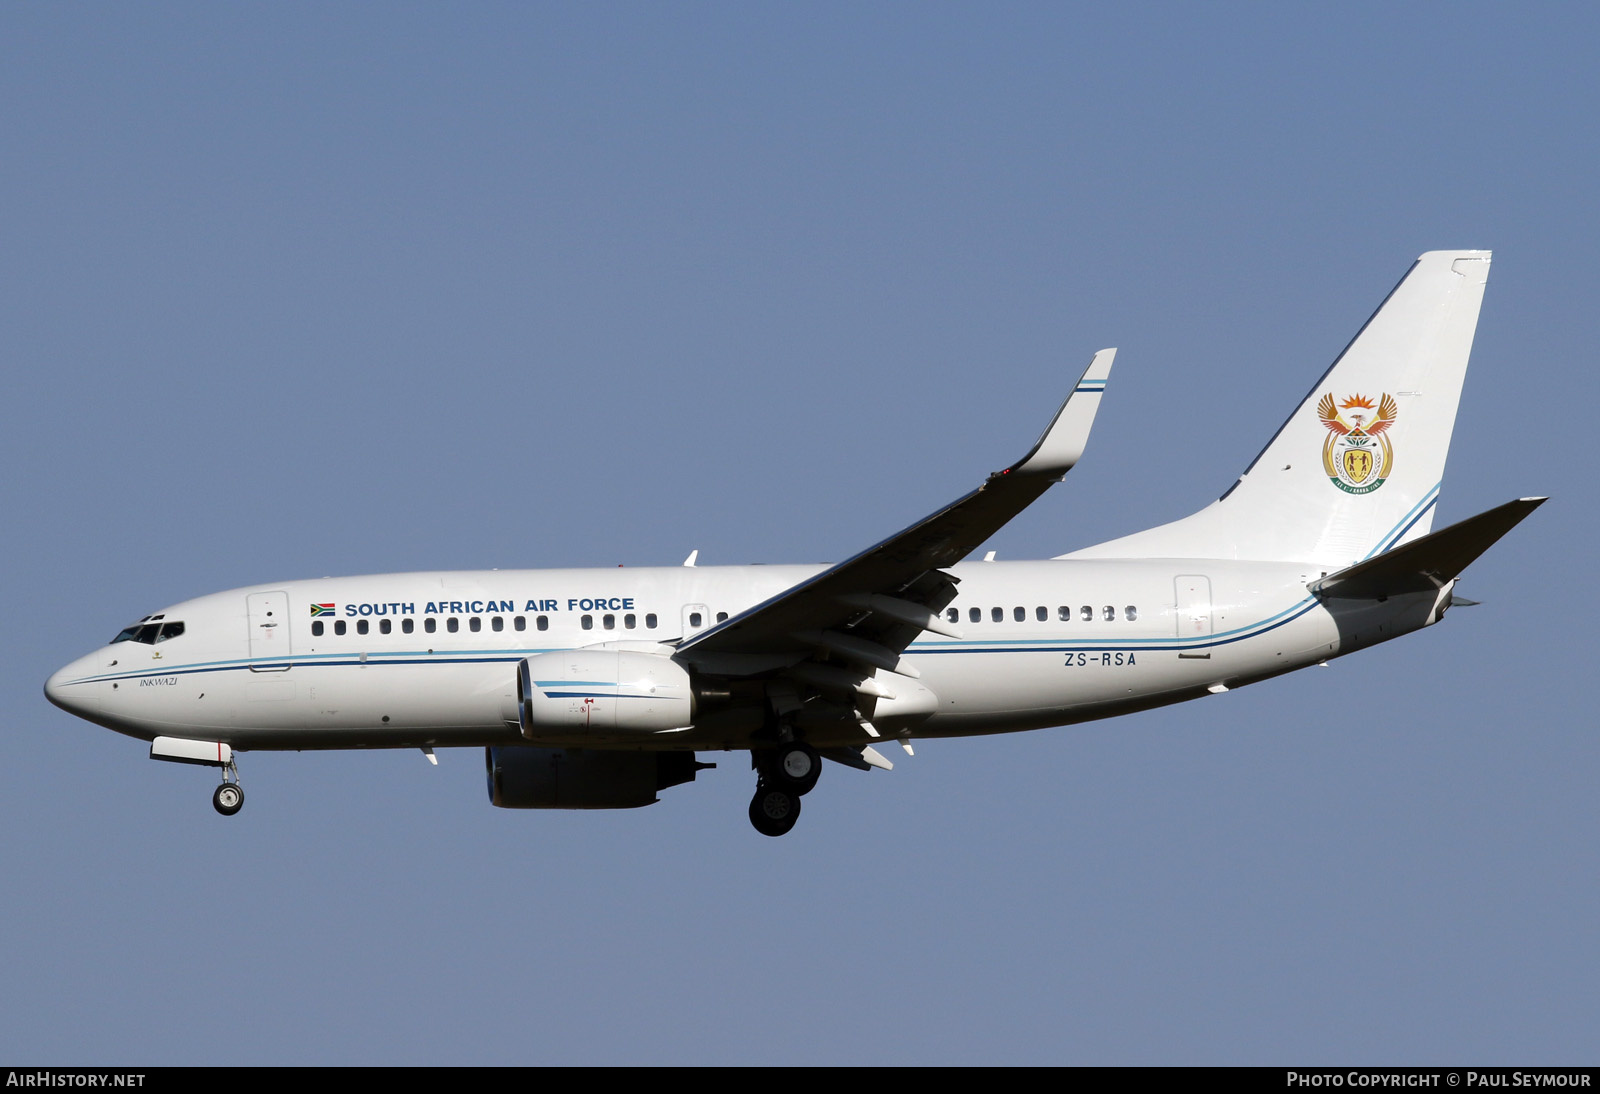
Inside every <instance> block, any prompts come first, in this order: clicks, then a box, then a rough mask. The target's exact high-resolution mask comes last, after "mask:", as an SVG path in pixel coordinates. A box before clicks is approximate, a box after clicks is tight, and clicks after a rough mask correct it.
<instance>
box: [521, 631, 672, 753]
mask: <svg viewBox="0 0 1600 1094" xmlns="http://www.w3.org/2000/svg"><path fill="white" fill-rule="evenodd" d="M517 708H518V720H519V724H520V726H521V729H522V735H523V737H525V738H526V739H528V740H529V741H543V742H547V743H557V742H558V741H566V742H569V743H570V742H571V740H572V738H574V737H577V738H580V739H585V740H586V739H590V738H593V739H596V740H598V739H600V738H608V739H615V738H617V737H627V736H631V735H634V734H645V733H660V732H662V731H664V730H672V729H682V728H684V727H685V726H688V725H691V724H692V723H693V722H694V690H693V687H692V686H691V683H690V679H689V672H688V670H687V669H685V668H684V667H683V666H682V665H680V664H678V663H677V662H676V661H674V660H672V658H671V657H668V656H665V655H663V654H660V653H647V652H641V651H638V650H627V649H598V648H597V649H581V650H567V651H565V652H562V653H542V654H539V655H538V656H536V657H528V658H525V659H524V660H523V661H522V663H521V664H520V665H519V666H518V669H517Z"/></svg>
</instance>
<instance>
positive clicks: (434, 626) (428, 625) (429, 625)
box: [422, 615, 439, 634]
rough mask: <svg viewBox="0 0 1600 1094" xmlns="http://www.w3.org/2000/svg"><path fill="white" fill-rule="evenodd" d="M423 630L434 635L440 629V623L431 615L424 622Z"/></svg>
mask: <svg viewBox="0 0 1600 1094" xmlns="http://www.w3.org/2000/svg"><path fill="white" fill-rule="evenodd" d="M422 629H423V630H425V631H427V632H428V633H429V634H432V633H433V632H434V631H436V630H438V629H439V621H438V620H437V619H435V618H434V617H433V616H431V615H430V616H428V618H426V619H424V620H423V621H422Z"/></svg>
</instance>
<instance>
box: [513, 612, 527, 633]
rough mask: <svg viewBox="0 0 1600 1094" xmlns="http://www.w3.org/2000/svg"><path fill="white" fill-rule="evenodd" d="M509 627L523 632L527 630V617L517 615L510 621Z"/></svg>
mask: <svg viewBox="0 0 1600 1094" xmlns="http://www.w3.org/2000/svg"><path fill="white" fill-rule="evenodd" d="M511 625H512V626H513V627H515V628H516V629H517V630H519V631H525V630H527V629H528V617H527V616H525V615H519V616H517V617H516V618H515V619H513V620H512V621H511Z"/></svg>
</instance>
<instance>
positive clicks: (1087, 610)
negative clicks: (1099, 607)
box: [1081, 604, 1094, 623]
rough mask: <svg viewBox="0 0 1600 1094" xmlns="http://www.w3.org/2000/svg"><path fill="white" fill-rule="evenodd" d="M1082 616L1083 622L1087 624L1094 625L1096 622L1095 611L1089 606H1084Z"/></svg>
mask: <svg viewBox="0 0 1600 1094" xmlns="http://www.w3.org/2000/svg"><path fill="white" fill-rule="evenodd" d="M1081 615H1082V617H1083V621H1084V622H1085V623H1093V622H1094V609H1093V608H1091V607H1090V606H1089V605H1087V604H1085V605H1084V606H1083V611H1082V613H1081Z"/></svg>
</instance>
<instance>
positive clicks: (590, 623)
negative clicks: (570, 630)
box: [581, 615, 594, 631]
mask: <svg viewBox="0 0 1600 1094" xmlns="http://www.w3.org/2000/svg"><path fill="white" fill-rule="evenodd" d="M581 622H582V623H583V629H584V630H586V631H592V630H594V616H592V615H586V616H584V617H583V619H582V620H581Z"/></svg>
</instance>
